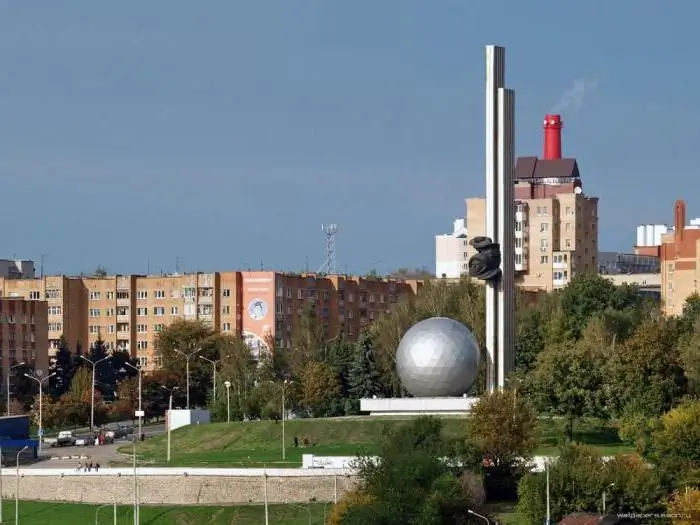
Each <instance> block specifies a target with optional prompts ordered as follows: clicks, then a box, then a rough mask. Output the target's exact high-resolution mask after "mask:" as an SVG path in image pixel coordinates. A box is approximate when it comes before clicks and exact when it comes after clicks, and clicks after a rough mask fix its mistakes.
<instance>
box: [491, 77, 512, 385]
mask: <svg viewBox="0 0 700 525" xmlns="http://www.w3.org/2000/svg"><path fill="white" fill-rule="evenodd" d="M514 168H515V92H514V91H513V90H512V89H505V88H499V90H498V177H497V179H498V184H497V187H498V201H499V202H498V240H499V242H500V243H501V278H500V279H499V282H498V299H497V309H498V314H497V320H498V328H497V336H496V337H497V350H496V356H497V363H496V365H497V366H496V370H497V384H498V388H499V389H503V388H505V386H506V378H507V377H508V375H509V374H510V373H511V372H512V371H513V368H514V366H515V362H514V361H515V359H514V357H515V356H514V351H515V350H514V349H515V202H514V184H515V181H514V173H513V171H514Z"/></svg>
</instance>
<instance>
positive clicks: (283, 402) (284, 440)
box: [282, 379, 294, 461]
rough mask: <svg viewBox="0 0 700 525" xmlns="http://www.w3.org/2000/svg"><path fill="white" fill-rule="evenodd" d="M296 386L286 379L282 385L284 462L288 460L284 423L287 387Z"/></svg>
mask: <svg viewBox="0 0 700 525" xmlns="http://www.w3.org/2000/svg"><path fill="white" fill-rule="evenodd" d="M293 384H294V381H290V380H288V379H285V380H284V382H283V383H282V461H285V460H286V459H287V441H286V437H285V434H284V422H285V420H286V419H287V407H286V393H287V387H288V386H291V385H293Z"/></svg>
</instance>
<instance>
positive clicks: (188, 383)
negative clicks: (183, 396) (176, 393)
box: [173, 348, 202, 410]
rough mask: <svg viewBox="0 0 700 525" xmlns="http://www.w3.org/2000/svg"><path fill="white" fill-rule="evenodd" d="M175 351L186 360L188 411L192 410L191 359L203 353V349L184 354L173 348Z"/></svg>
mask: <svg viewBox="0 0 700 525" xmlns="http://www.w3.org/2000/svg"><path fill="white" fill-rule="evenodd" d="M173 351H174V352H175V353H178V354H180V355H181V356H182V357H184V358H185V367H186V368H185V376H186V381H187V410H189V409H190V359H192V357H194V355H195V354H196V353H197V352H201V351H202V349H201V348H196V349H195V350H192V351H191V352H189V353H187V352H183V351H182V350H178V349H177V348H173Z"/></svg>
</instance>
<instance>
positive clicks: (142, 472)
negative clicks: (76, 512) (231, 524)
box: [2, 467, 352, 478]
mask: <svg viewBox="0 0 700 525" xmlns="http://www.w3.org/2000/svg"><path fill="white" fill-rule="evenodd" d="M136 473H137V475H138V476H148V477H157V476H183V477H187V476H208V477H246V478H248V477H249V478H255V477H264V476H268V477H274V478H302V477H323V476H344V475H349V474H352V472H351V471H350V469H343V468H324V469H301V468H267V469H266V468H177V467H175V468H157V467H137V469H136ZM2 475H3V476H5V477H9V476H12V477H14V476H16V475H17V471H16V469H14V468H4V469H2ZM19 475H20V476H22V477H38V476H62V477H63V476H81V477H84V476H117V477H121V476H133V475H134V469H133V468H101V469H100V470H98V471H96V470H91V471H89V472H86V471H85V470H84V469H77V468H70V467H66V468H20V469H19Z"/></svg>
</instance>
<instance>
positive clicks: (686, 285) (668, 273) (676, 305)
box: [660, 200, 700, 315]
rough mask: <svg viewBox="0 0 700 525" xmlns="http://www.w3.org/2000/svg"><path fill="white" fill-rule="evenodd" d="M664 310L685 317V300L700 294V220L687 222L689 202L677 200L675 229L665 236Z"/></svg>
mask: <svg viewBox="0 0 700 525" xmlns="http://www.w3.org/2000/svg"><path fill="white" fill-rule="evenodd" d="M660 256H661V308H662V311H663V312H664V313H665V314H666V315H681V314H682V313H683V305H684V304H685V300H686V299H687V298H688V297H689V296H690V295H692V294H694V293H700V287H699V286H698V269H699V268H700V220H697V219H696V220H693V221H690V224H687V223H686V208H685V202H684V201H682V200H679V201H676V204H675V209H674V228H673V229H669V231H668V233H665V234H663V235H662V236H661V247H660Z"/></svg>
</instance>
